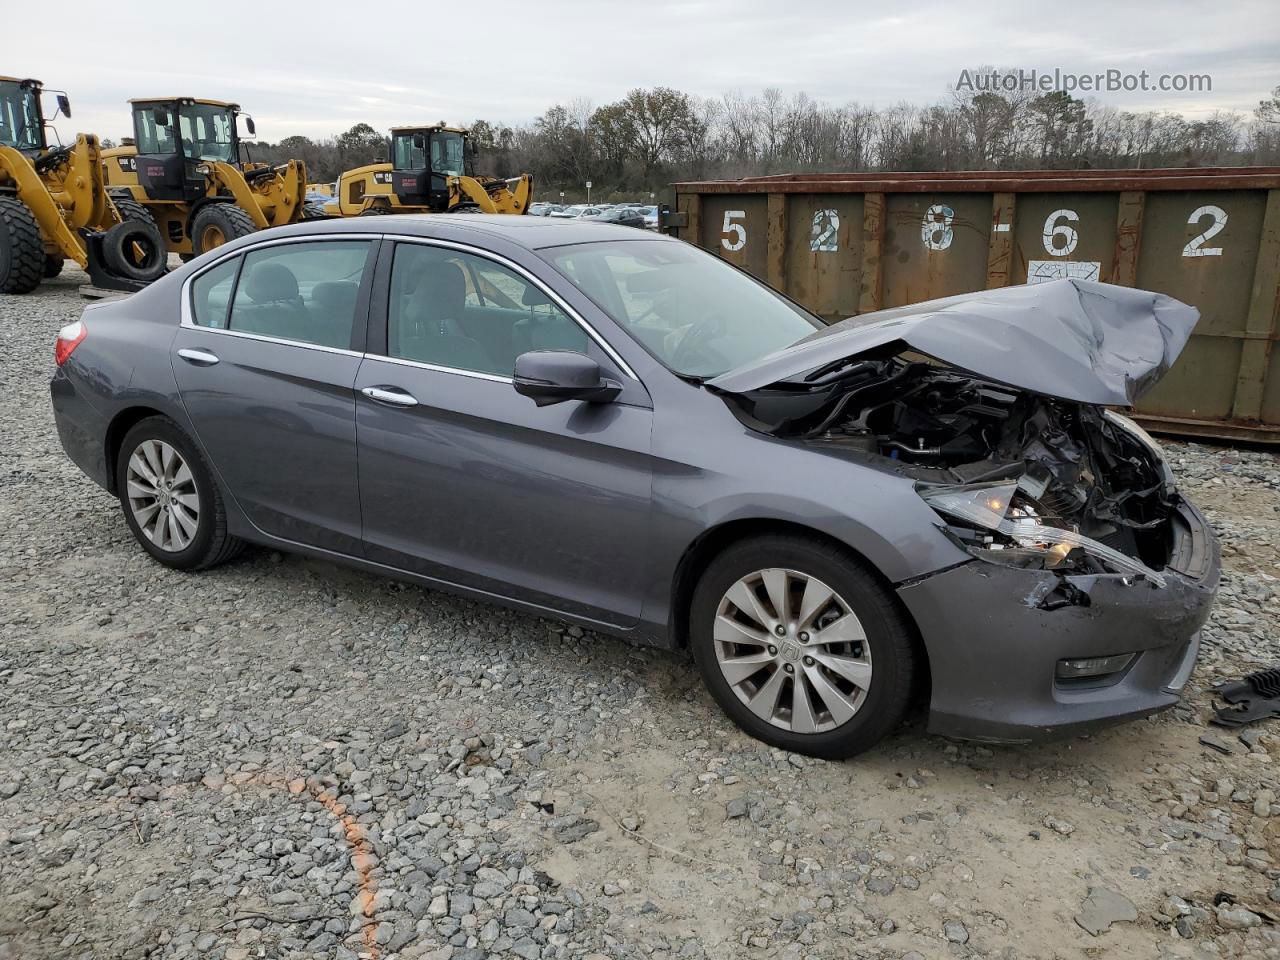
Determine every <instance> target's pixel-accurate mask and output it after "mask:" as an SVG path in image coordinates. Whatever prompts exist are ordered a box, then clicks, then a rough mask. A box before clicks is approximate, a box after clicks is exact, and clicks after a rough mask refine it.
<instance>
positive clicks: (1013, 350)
mask: <svg viewBox="0 0 1280 960" xmlns="http://www.w3.org/2000/svg"><path fill="white" fill-rule="evenodd" d="M1199 319H1200V313H1199V311H1197V310H1196V309H1195V308H1194V307H1189V306H1187V305H1186V304H1185V303H1181V302H1179V301H1177V300H1174V299H1173V298H1172V297H1166V296H1165V295H1164V294H1160V293H1151V292H1149V291H1146V290H1134V289H1131V288H1129V287H1117V286H1113V285H1112V284H1108V283H1094V282H1092V281H1089V280H1054V281H1051V282H1049V283H1040V284H1034V285H1031V286H1016V287H1003V288H1001V289H998V290H982V291H979V292H977V293H966V294H961V295H960V296H956V297H946V298H944V299H942V300H929V301H927V302H925V303H918V304H913V305H911V306H907V307H896V308H894V309H892V310H879V311H877V312H875V313H867V314H863V315H862V316H858V317H850V318H848V319H847V320H841V321H840V322H839V323H836V324H833V325H832V326H830V327H828V328H827V329H825V330H821V331H819V332H817V333H815V334H814V335H813V336H810V337H806V338H805V339H803V340H801V341H800V342H799V343H795V344H793V345H792V346H790V347H787V348H786V349H785V350H779V351H777V352H776V353H772V354H770V355H769V356H767V357H764V358H763V359H761V360H757V361H755V362H754V363H751V364H748V365H746V366H743V367H739V368H738V369H736V370H730V371H729V372H728V373H725V374H722V375H721V376H719V377H716V378H715V379H713V380H711V381H709V382H708V384H707V385H708V386H710V387H711V388H713V389H717V390H722V391H725V392H727V393H742V392H745V391H749V390H758V389H760V388H761V387H765V386H768V385H770V384H773V383H777V382H778V381H780V380H788V379H791V378H795V377H799V376H800V375H801V374H804V373H806V372H807V371H810V370H814V369H817V368H824V367H827V366H829V365H830V364H833V363H836V362H839V361H841V360H847V359H850V358H853V357H856V356H858V355H860V354H864V353H867V352H869V351H872V350H879V348H884V347H887V346H888V345H890V344H905V345H906V346H907V347H909V348H910V349H912V350H914V351H916V352H918V353H922V354H925V355H926V356H930V357H933V358H934V359H936V360H940V361H942V362H944V363H947V364H950V365H951V366H953V367H957V368H959V369H961V370H965V371H967V372H969V373H973V374H977V375H978V376H981V377H985V378H987V379H990V380H994V381H998V382H1000V383H1004V384H1008V385H1009V386H1013V387H1019V388H1021V389H1023V390H1028V391H1031V392H1033V393H1038V394H1041V395H1043V396H1050V397H1058V398H1061V399H1064V400H1074V401H1077V402H1078V403H1090V404H1099V405H1110V406H1131V405H1132V404H1133V403H1134V401H1135V400H1137V399H1138V397H1140V396H1141V395H1142V394H1143V393H1145V392H1146V391H1147V390H1148V389H1149V388H1150V387H1151V385H1152V384H1154V383H1155V382H1156V381H1157V380H1159V379H1160V377H1161V376H1163V375H1164V373H1165V372H1166V371H1167V370H1168V369H1169V367H1171V366H1172V365H1173V362H1174V360H1176V359H1177V358H1178V354H1179V353H1181V352H1182V348H1183V346H1184V345H1185V344H1186V342H1187V338H1188V337H1189V336H1190V335H1191V330H1192V328H1193V327H1194V326H1195V325H1196V321H1197V320H1199Z"/></svg>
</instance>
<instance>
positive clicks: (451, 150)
mask: <svg viewBox="0 0 1280 960" xmlns="http://www.w3.org/2000/svg"><path fill="white" fill-rule="evenodd" d="M462 146H463V144H462V134H460V133H433V134H432V135H431V172H432V173H444V174H448V175H449V176H451V177H460V176H462V173H463V166H464V157H463V150H462Z"/></svg>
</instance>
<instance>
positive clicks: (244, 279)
mask: <svg viewBox="0 0 1280 960" xmlns="http://www.w3.org/2000/svg"><path fill="white" fill-rule="evenodd" d="M371 249H372V244H371V243H370V242H369V241H367V240H341V241H322V242H312V243H291V244H281V245H279V246H271V247H265V248H261V249H258V250H252V251H250V252H249V253H246V254H245V256H244V268H243V270H241V273H240V279H239V281H238V282H237V283H236V292H235V300H234V303H233V304H232V307H231V323H230V327H231V330H233V331H238V332H241V333H252V334H256V335H258V336H263V337H272V338H275V339H279V340H295V341H297V342H299V343H310V344H316V345H317V346H323V347H338V348H343V349H347V348H350V346H351V333H352V328H353V326H354V324H355V312H356V301H357V299H358V297H359V292H360V282H361V280H362V279H363V277H364V271H365V269H366V266H367V264H368V261H369V251H370V250H371Z"/></svg>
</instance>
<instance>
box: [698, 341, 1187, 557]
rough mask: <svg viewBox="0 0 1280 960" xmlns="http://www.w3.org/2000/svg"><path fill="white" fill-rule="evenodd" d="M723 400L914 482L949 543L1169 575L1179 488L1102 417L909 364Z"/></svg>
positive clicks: (1143, 448) (856, 368) (811, 376)
mask: <svg viewBox="0 0 1280 960" xmlns="http://www.w3.org/2000/svg"><path fill="white" fill-rule="evenodd" d="M899 346H901V345H899ZM723 395H724V399H725V401H726V403H728V404H729V406H730V408H731V409H732V410H733V411H734V412H735V414H736V415H737V416H738V417H739V419H741V420H742V421H743V422H744V423H745V424H747V425H748V426H750V427H752V428H753V429H756V430H760V431H762V432H765V433H768V434H771V435H773V436H776V437H778V438H780V439H788V440H793V441H796V442H801V443H805V444H812V445H814V446H816V447H825V448H827V449H828V450H829V451H830V452H832V453H833V454H836V455H842V456H849V457H852V458H856V459H858V460H860V461H862V462H864V463H871V464H874V465H877V466H879V467H880V468H882V469H886V470H892V471H894V472H896V473H898V474H900V475H903V476H907V477H910V478H912V479H914V480H915V481H916V489H917V491H918V492H919V493H920V495H921V496H922V497H923V498H924V499H925V500H926V501H927V502H928V503H929V504H930V506H931V507H933V508H934V509H935V510H936V511H937V512H938V513H939V514H940V518H941V517H945V519H946V525H945V528H944V529H945V531H946V533H947V535H948V536H950V537H952V538H953V539H954V540H955V541H956V542H957V543H958V544H959V545H961V546H963V547H964V548H965V549H966V550H968V551H969V552H971V553H973V554H975V555H977V556H981V557H983V558H984V559H987V560H990V561H992V562H998V563H1002V564H1005V565H1012V566H1021V567H1028V568H1035V569H1054V570H1059V571H1061V572H1072V573H1117V572H1118V573H1132V574H1138V575H1144V576H1147V578H1148V579H1151V580H1154V581H1157V582H1158V581H1159V580H1160V578H1159V575H1158V574H1157V573H1156V571H1160V570H1163V569H1164V568H1165V566H1166V565H1167V564H1168V563H1169V560H1170V557H1171V552H1172V550H1173V542H1172V541H1173V529H1172V528H1173V524H1172V523H1171V516H1172V514H1173V513H1174V512H1176V509H1177V505H1178V503H1179V502H1180V501H1179V497H1178V494H1177V493H1176V492H1175V491H1174V488H1173V484H1172V479H1171V475H1170V473H1169V471H1168V468H1167V467H1166V465H1165V464H1164V462H1163V459H1162V457H1161V455H1160V452H1159V448H1158V447H1157V446H1156V445H1155V443H1154V442H1153V441H1152V440H1151V438H1150V437H1147V436H1146V434H1145V433H1144V432H1143V431H1142V430H1141V428H1139V427H1138V426H1137V425H1136V424H1134V423H1132V421H1129V420H1127V418H1124V417H1120V416H1117V415H1115V414H1113V413H1111V412H1110V411H1107V410H1106V409H1105V408H1103V407H1099V406H1095V405H1092V404H1085V403H1079V402H1075V401H1071V400H1063V399H1057V398H1054V397H1047V396H1042V395H1039V394H1036V393H1032V392H1029V391H1026V390H1021V389H1018V388H1016V387H1010V386H1006V385H1003V384H1000V383H996V382H993V381H990V380H986V379H983V378H981V377H977V376H975V375H973V374H969V373H964V372H961V371H958V370H956V369H954V368H950V367H944V366H939V365H937V364H936V363H931V362H924V361H922V360H920V359H918V355H913V354H906V355H904V354H903V353H902V352H900V351H899V352H897V353H893V354H890V355H885V354H884V353H881V354H880V356H879V357H876V356H874V355H873V356H870V357H869V356H867V355H865V354H864V355H862V356H857V357H851V358H848V359H844V360H840V361H837V362H835V363H830V364H827V365H825V366H822V367H819V368H817V369H814V370H810V371H808V372H806V373H805V374H803V375H802V376H799V377H793V378H790V379H787V380H782V381H778V382H775V383H773V384H771V385H769V386H767V387H763V388H760V389H757V390H751V391H747V392H742V393H725V394H723Z"/></svg>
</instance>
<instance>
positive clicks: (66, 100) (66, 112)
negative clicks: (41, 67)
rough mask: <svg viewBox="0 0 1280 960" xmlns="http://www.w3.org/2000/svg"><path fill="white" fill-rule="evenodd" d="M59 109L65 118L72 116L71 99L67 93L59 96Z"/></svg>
mask: <svg viewBox="0 0 1280 960" xmlns="http://www.w3.org/2000/svg"><path fill="white" fill-rule="evenodd" d="M58 109H59V110H61V111H62V115H63V116H64V117H68V118H69V117H70V116H71V98H70V97H68V96H67V95H66V94H65V93H60V94H58Z"/></svg>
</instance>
